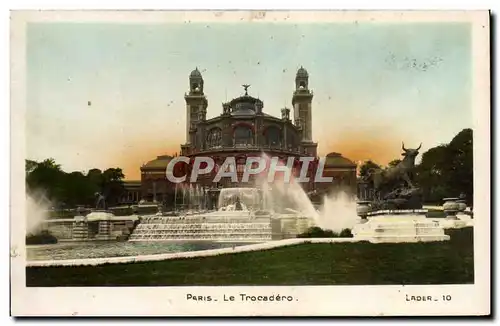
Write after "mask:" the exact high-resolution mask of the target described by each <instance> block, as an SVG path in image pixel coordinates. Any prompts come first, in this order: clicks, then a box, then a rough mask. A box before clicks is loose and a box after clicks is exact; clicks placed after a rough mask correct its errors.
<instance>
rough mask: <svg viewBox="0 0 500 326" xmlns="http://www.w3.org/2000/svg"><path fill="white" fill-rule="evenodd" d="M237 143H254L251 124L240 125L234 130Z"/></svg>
mask: <svg viewBox="0 0 500 326" xmlns="http://www.w3.org/2000/svg"><path fill="white" fill-rule="evenodd" d="M234 144H235V145H251V144H253V132H252V129H251V128H250V127H249V126H238V127H236V129H235V130H234Z"/></svg>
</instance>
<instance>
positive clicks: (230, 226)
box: [129, 187, 272, 243]
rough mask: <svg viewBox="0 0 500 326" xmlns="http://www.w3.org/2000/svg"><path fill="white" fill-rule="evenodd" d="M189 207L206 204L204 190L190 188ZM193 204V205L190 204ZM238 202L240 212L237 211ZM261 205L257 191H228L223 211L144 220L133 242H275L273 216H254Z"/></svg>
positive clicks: (222, 200) (222, 196)
mask: <svg viewBox="0 0 500 326" xmlns="http://www.w3.org/2000/svg"><path fill="white" fill-rule="evenodd" d="M187 189H188V191H187V192H188V193H190V194H191V196H188V206H189V207H197V204H196V203H202V202H203V198H201V197H202V194H205V195H206V193H204V192H202V191H201V188H200V187H187ZM189 201H192V202H193V203H190V202H189ZM236 201H239V202H240V205H241V206H240V209H236V207H235V206H236V205H235V203H236ZM258 202H259V193H258V190H257V189H254V188H226V189H222V190H221V194H220V196H219V210H218V211H216V212H210V213H196V214H190V215H184V216H176V217H172V216H149V217H144V218H143V219H142V221H141V223H140V224H139V225H138V226H137V227H136V229H135V230H134V232H133V234H132V235H131V237H130V238H129V240H130V241H192V240H197V241H219V242H251V243H256V242H266V241H270V240H271V239H272V228H271V222H270V219H269V216H267V217H264V218H263V217H260V216H259V217H258V216H256V215H255V214H254V213H253V212H254V211H255V208H256V204H257V203H258Z"/></svg>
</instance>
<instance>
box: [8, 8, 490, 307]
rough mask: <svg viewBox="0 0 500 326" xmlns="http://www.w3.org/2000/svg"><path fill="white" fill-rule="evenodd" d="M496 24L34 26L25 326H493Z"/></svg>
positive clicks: (461, 16) (24, 81) (20, 79)
mask: <svg viewBox="0 0 500 326" xmlns="http://www.w3.org/2000/svg"><path fill="white" fill-rule="evenodd" d="M489 28H490V24H489V12H487V11H454V12H452V11H449V12H448V11H429V12H427V11H398V12H395V11H376V12H375V11H373V12H371V11H13V12H12V13H11V96H12V101H11V103H12V108H11V111H12V113H11V117H12V121H11V124H12V141H11V147H12V157H11V167H12V170H11V176H12V177H11V193H12V197H11V217H10V218H11V226H12V227H11V234H12V237H11V248H10V252H11V286H12V292H11V293H12V294H11V296H12V308H11V309H12V310H11V311H12V314H13V315H15V316H437V315H469V316H470V315H472V316H474V315H483V316H484V315H489V314H490V312H491V311H490V303H491V298H490V282H491V281H490V276H491V275H490V264H491V263H490V225H491V224H490V218H491V212H490V188H489V185H490V129H489V128H490V102H489V98H490V80H489V76H490V64H489V37H490V36H489Z"/></svg>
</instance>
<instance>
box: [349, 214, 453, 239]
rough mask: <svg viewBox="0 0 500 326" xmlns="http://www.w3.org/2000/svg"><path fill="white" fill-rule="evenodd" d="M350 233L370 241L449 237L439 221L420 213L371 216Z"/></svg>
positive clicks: (357, 237)
mask: <svg viewBox="0 0 500 326" xmlns="http://www.w3.org/2000/svg"><path fill="white" fill-rule="evenodd" d="M352 234H353V236H354V238H355V239H357V240H365V241H369V242H372V243H405V242H431V241H446V240H449V239H450V236H448V235H446V234H445V233H444V228H443V227H442V226H441V225H440V223H439V222H437V221H433V220H431V219H428V218H426V217H425V216H424V215H421V214H399V215H385V216H382V215H379V216H372V217H369V218H368V222H366V223H363V224H357V225H355V226H354V228H353V229H352Z"/></svg>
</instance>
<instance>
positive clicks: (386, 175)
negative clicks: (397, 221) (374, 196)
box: [366, 143, 422, 192]
mask: <svg viewBox="0 0 500 326" xmlns="http://www.w3.org/2000/svg"><path fill="white" fill-rule="evenodd" d="M421 147H422V144H420V146H418V148H416V149H407V148H405V144H404V143H402V149H403V153H401V155H402V156H403V160H402V161H401V162H399V163H398V164H397V165H396V166H393V167H389V168H387V169H370V171H369V172H368V176H367V178H366V181H371V182H372V183H373V188H374V190H375V191H376V192H380V191H381V190H383V189H388V190H394V189H395V188H397V187H398V186H399V185H401V183H402V182H404V183H406V185H407V186H408V187H409V188H410V189H415V186H414V184H413V182H412V171H413V170H414V168H415V159H416V157H417V156H418V154H419V152H418V151H419V150H420V148H421Z"/></svg>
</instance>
